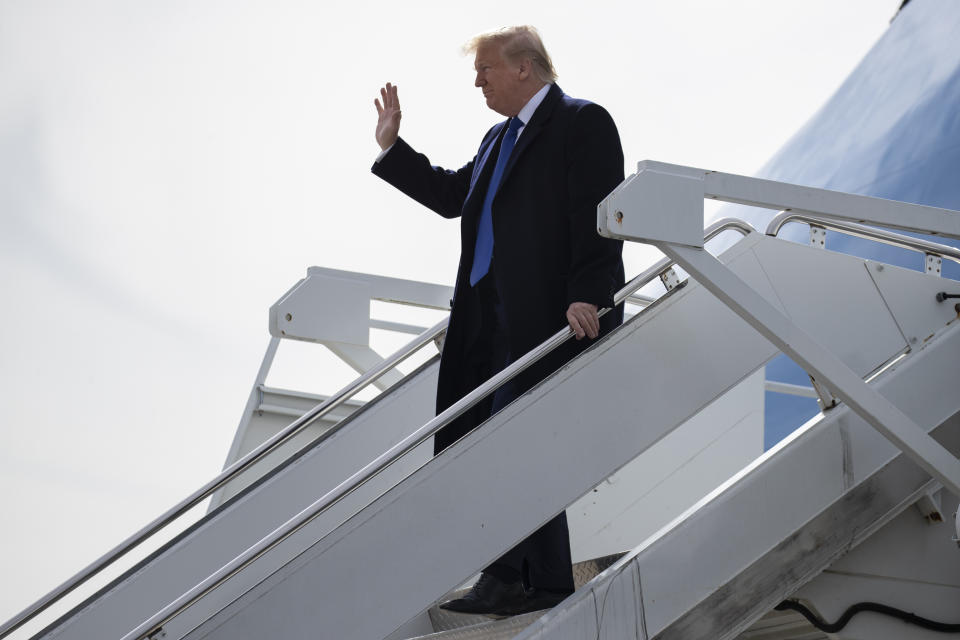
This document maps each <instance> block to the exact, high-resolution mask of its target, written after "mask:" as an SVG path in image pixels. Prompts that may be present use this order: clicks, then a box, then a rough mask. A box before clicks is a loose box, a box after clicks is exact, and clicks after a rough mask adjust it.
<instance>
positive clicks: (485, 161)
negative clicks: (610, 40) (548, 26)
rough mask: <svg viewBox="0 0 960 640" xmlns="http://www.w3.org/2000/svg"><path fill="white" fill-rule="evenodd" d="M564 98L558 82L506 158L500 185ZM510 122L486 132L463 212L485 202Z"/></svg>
mask: <svg viewBox="0 0 960 640" xmlns="http://www.w3.org/2000/svg"><path fill="white" fill-rule="evenodd" d="M562 97H563V90H562V89H561V88H560V87H559V86H558V85H557V84H556V83H554V84H552V85H550V89H549V90H548V91H547V95H545V96H544V97H543V102H541V103H540V105H539V106H538V107H537V110H536V111H534V112H533V117H532V118H530V122H528V123H526V124H525V125H524V127H523V135H521V136H520V138H519V139H518V140H517V146H516V147H514V148H513V152H512V153H511V154H510V158H509V160H507V166H506V167H504V170H503V177H501V178H500V184H501V186H502V185H503V183H504V182H506V180H507V178H508V177H509V175H510V171H511V170H512V169H513V167H514V165H516V163H517V160H518V159H519V158H520V157H521V156H522V155H523V152H524V151H525V150H526V149H527V147H529V146H530V144H531V143H532V142H533V140H534V139H535V138H536V137H537V135H539V134H540V132H541V131H543V129H544V127H546V126H547V124H548V123H549V121H550V117H551V116H552V115H553V110H554V108H555V107H556V106H557V103H558V102H559V101H560V98H562ZM507 123H509V120H504V121H503V122H500V123H498V124H497V125H495V126H494V127H493V129H491V131H490V133H489V134H488V135H487V138H486V140H485V141H484V144H481V146H480V151H479V153H478V154H477V160H476V163H477V164H476V167H477V168H476V170H475V171H474V176H473V178H474V179H473V181H472V182H471V184H470V191H469V192H468V193H467V197H466V199H465V201H464V211H463V213H464V214H467V213H468V211H470V210H471V209H472V208H476V207H479V206H480V204H482V202H483V197H484V195H485V194H486V185H487V183H488V181H489V178H490V175H491V174H492V173H493V165H494V164H496V157H497V156H496V154H497V153H499V149H500V142H501V140H502V138H503V134H504V131H506V129H507ZM474 200H476V207H471V205H472V204H473V201H474Z"/></svg>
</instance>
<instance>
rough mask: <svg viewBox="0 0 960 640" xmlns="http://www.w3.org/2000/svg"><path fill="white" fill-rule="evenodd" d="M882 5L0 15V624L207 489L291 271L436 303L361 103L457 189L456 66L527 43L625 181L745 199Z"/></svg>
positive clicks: (471, 99) (331, 383) (410, 218)
mask: <svg viewBox="0 0 960 640" xmlns="http://www.w3.org/2000/svg"><path fill="white" fill-rule="evenodd" d="M898 5H899V0H883V1H877V0H844V1H842V2H837V1H836V0H730V1H727V2H711V1H707V0H673V1H671V2H663V1H652V0H635V1H633V2H629V3H627V2H622V3H618V2H610V1H606V0H595V1H593V2H589V3H585V2H559V1H556V0H555V1H552V2H543V1H541V0H532V1H529V2H523V3H516V2H509V3H508V2H497V1H493V2H486V3H482V4H478V3H470V4H459V3H451V2H417V1H411V2H405V3H382V4H381V3H375V2H362V1H358V2H349V3H337V8H336V9H335V10H330V9H327V8H326V6H325V5H323V4H321V3H311V2H295V1H292V0H283V1H277V0H274V1H272V2H265V1H260V2H257V1H253V0H242V1H235V0H231V1H229V2H228V1H226V0H209V1H207V2H196V1H195V0H194V1H186V0H167V1H165V2H153V3H147V2H129V1H120V0H86V1H85V2H75V1H70V0H0V171H2V175H3V179H2V180H0V222H2V226H0V269H2V273H3V275H4V277H3V278H2V280H0V300H2V301H3V311H4V313H3V315H2V319H0V388H2V389H3V391H4V403H3V405H4V410H3V413H2V418H0V420H2V421H0V512H2V513H3V514H4V516H3V517H4V526H3V527H2V529H0V541H2V544H0V548H2V549H3V551H2V553H0V575H3V576H4V580H3V581H2V584H0V622H2V621H5V620H6V619H7V618H9V617H11V616H12V615H14V614H15V613H16V612H18V611H19V610H20V609H22V608H23V607H25V606H27V605H28V604H30V603H31V602H32V601H33V600H35V599H36V598H38V597H39V596H41V595H43V594H44V593H45V592H46V591H48V590H49V589H52V588H53V587H54V586H56V585H57V584H58V583H59V582H60V581H62V580H64V579H66V578H68V577H69V576H70V575H72V574H73V573H74V572H75V571H77V570H78V569H80V568H82V567H83V566H84V565H86V564H87V563H88V562H90V561H92V560H94V559H95V558H96V557H97V556H99V555H100V554H101V553H103V552H105V551H106V550H108V549H109V548H110V547H112V546H113V545H115V544H116V543H118V542H119V541H120V540H121V539H123V538H124V537H126V536H127V535H129V534H131V533H133V532H134V531H135V530H137V529H138V528H139V527H140V526H142V525H144V524H146V523H147V522H148V521H149V520H151V519H152V518H153V517H155V516H156V515H158V514H159V513H160V512H161V511H162V510H164V509H166V508H167V507H169V506H172V505H173V504H174V503H176V502H177V501H179V500H180V499H181V498H183V497H184V496H186V495H187V494H188V493H190V491H192V490H193V489H195V488H196V487H197V486H199V485H200V484H201V483H202V482H203V481H205V480H208V479H209V478H211V477H212V476H213V475H215V474H216V473H217V471H218V470H219V469H220V467H221V465H222V464H223V461H224V458H225V456H226V454H227V450H228V448H229V445H230V442H231V439H232V437H233V434H234V431H235V430H236V427H237V423H238V421H239V419H240V416H241V413H242V410H243V407H244V404H245V402H246V398H247V394H248V393H249V391H250V385H251V383H252V382H253V379H254V376H255V375H256V372H257V369H258V367H259V364H260V360H261V358H262V356H263V350H264V348H265V347H266V345H267V342H268V339H269V336H268V333H267V309H268V307H269V306H270V305H271V304H272V303H274V302H275V301H276V300H277V298H279V297H280V296H281V295H282V294H283V293H284V292H285V291H286V290H287V289H288V288H289V287H290V286H292V285H293V284H294V283H295V282H296V281H297V280H298V279H299V278H301V277H303V275H304V274H305V272H306V269H307V267H308V266H311V265H319V266H325V267H331V268H339V269H349V270H355V271H363V272H370V273H376V274H382V275H390V276H395V277H403V278H410V279H416V280H425V281H431V282H437V283H442V284H452V282H453V279H454V276H455V269H456V264H457V252H458V249H459V240H458V223H457V222H456V221H446V220H443V219H441V218H439V217H438V216H435V215H433V214H432V213H430V212H428V211H426V210H424V209H422V208H421V207H420V206H419V205H417V204H416V203H413V202H412V201H408V200H406V199H405V198H404V197H403V196H402V195H400V194H399V193H397V192H395V191H394V190H392V189H391V188H390V187H389V186H387V185H386V184H385V183H382V182H381V181H379V180H378V179H377V178H375V177H373V176H372V175H371V174H370V172H369V167H370V164H371V162H372V161H373V159H374V157H375V156H376V153H377V151H378V150H379V149H378V147H377V146H376V143H375V141H374V138H373V129H374V125H375V122H376V113H375V110H374V107H373V104H372V102H373V98H374V97H375V96H376V95H378V94H377V91H378V88H379V87H380V86H381V85H382V84H383V83H384V82H386V81H391V82H394V83H396V84H397V85H398V86H399V90H400V99H401V103H402V106H403V114H404V115H403V124H402V127H401V135H402V136H403V137H404V138H405V139H407V140H408V141H409V142H411V144H413V146H414V147H415V148H417V149H418V150H421V151H423V152H425V153H427V154H428V155H429V156H430V158H431V160H432V161H433V162H434V163H435V164H441V165H444V166H447V167H451V168H456V167H459V166H460V165H461V164H463V163H465V162H467V161H468V160H469V159H470V158H471V157H472V156H473V154H474V153H475V151H476V147H477V145H478V143H479V141H480V138H481V137H482V135H483V133H484V132H485V131H486V130H487V129H488V128H489V127H490V126H491V125H492V124H493V123H494V122H496V121H497V120H498V119H499V117H498V116H497V115H496V114H494V113H493V112H491V111H489V110H488V109H487V108H486V107H485V105H484V103H483V100H482V98H481V96H480V93H479V90H478V89H476V88H475V87H473V77H474V76H473V72H472V59H471V58H468V57H463V56H462V55H461V54H460V46H461V45H462V44H463V42H464V41H466V40H467V39H468V38H469V37H470V36H471V35H473V34H474V33H476V32H478V31H483V30H487V29H490V28H496V27H499V26H503V25H507V24H519V23H530V24H535V25H537V27H538V28H539V29H540V31H541V34H542V35H543V38H544V41H545V43H546V46H547V48H548V49H549V50H550V52H551V55H552V56H553V59H554V63H555V65H556V67H557V70H558V72H559V74H560V77H559V80H558V83H559V84H560V86H561V87H562V88H563V89H564V90H565V91H566V92H567V93H569V94H571V95H574V96H577V97H583V98H589V99H591V100H594V101H596V102H599V103H600V104H602V105H604V106H605V107H606V108H607V109H608V111H610V113H611V114H612V115H613V117H614V119H615V121H616V122H617V125H618V127H619V130H620V134H621V138H622V142H623V147H624V153H625V156H626V160H627V171H628V173H629V172H631V171H632V170H633V168H634V167H635V164H636V162H637V161H638V160H642V159H647V158H649V159H654V160H662V161H667V162H675V163H679V164H688V165H693V166H698V167H704V168H711V169H716V170H721V171H727V172H731V173H744V174H751V173H753V172H754V171H756V170H757V169H759V168H760V166H761V165H762V164H763V163H764V162H765V160H767V159H768V158H769V157H770V156H771V155H773V153H774V152H775V151H776V150H777V149H778V148H779V147H780V146H781V145H782V144H783V143H784V142H786V140H787V139H789V137H790V136H791V135H792V134H793V133H794V132H795V131H797V130H798V129H799V128H800V126H801V125H802V124H803V123H804V122H805V121H806V120H807V119H808V118H809V117H810V116H812V115H813V114H814V113H815V111H816V110H817V109H818V108H819V107H820V106H821V105H822V104H823V103H824V102H825V101H826V100H827V98H828V97H829V96H830V95H831V93H832V92H833V91H834V90H835V89H836V88H837V87H838V86H839V84H840V83H841V82H842V81H843V79H844V78H845V77H846V75H847V74H848V73H849V72H850V71H851V70H852V69H853V67H854V66H855V65H856V64H857V63H858V62H859V60H860V59H861V58H862V57H863V56H864V55H865V54H866V52H867V51H868V50H869V48H870V47H871V46H872V45H873V43H874V42H875V41H876V40H877V39H878V38H879V37H880V36H881V35H882V34H883V32H884V30H885V29H886V27H887V25H888V23H889V20H890V18H891V17H892V16H893V15H894V13H895V12H896V9H897V6H898ZM649 255H650V254H649V252H647V251H646V250H644V249H642V248H639V247H630V248H628V250H627V253H626V263H627V271H628V277H629V276H630V275H633V274H635V273H636V272H637V271H639V270H640V268H641V267H642V266H644V264H645V260H647V259H648V258H649ZM316 349H320V348H319V347H317V348H316ZM309 353H317V351H316V350H315V351H312V352H309ZM317 358H318V359H317V363H318V364H317V365H316V369H315V370H314V371H313V372H312V374H311V375H310V376H309V378H308V379H304V380H301V381H299V382H297V381H293V382H292V384H299V386H300V388H303V389H305V390H309V391H313V392H316V393H330V392H332V391H334V390H335V389H336V388H337V387H338V386H339V385H341V384H343V383H345V382H347V381H348V380H347V379H346V378H343V377H342V375H341V374H342V373H343V370H342V368H340V369H335V370H334V371H335V372H336V373H337V375H334V374H332V373H330V372H329V371H327V369H326V368H325V367H326V365H324V364H323V363H325V362H327V360H323V359H321V356H320V355H318V356H317ZM338 375H340V377H338Z"/></svg>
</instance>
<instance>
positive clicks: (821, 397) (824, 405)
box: [810, 376, 838, 412]
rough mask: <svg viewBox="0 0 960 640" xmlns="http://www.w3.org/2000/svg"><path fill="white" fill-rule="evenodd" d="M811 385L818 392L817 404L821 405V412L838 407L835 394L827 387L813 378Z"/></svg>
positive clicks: (811, 378) (811, 377)
mask: <svg viewBox="0 0 960 640" xmlns="http://www.w3.org/2000/svg"><path fill="white" fill-rule="evenodd" d="M810 384H812V385H813V389H814V391H816V392H817V404H818V405H820V411H823V412H826V411H829V410H830V409H833V408H834V407H835V406H837V402H838V400H837V397H836V396H835V395H833V392H832V391H830V388H829V387H828V386H827V385H825V384H823V383H821V382H817V380H816V378H814V377H813V376H810Z"/></svg>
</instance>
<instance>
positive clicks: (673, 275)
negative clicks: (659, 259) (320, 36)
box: [660, 267, 680, 291]
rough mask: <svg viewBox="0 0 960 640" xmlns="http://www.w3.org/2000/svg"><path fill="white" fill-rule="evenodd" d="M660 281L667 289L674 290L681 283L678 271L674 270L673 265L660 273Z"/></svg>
mask: <svg viewBox="0 0 960 640" xmlns="http://www.w3.org/2000/svg"><path fill="white" fill-rule="evenodd" d="M660 282H662V283H663V286H664V287H665V288H666V289H667V291H672V290H673V289H674V288H676V286H677V285H678V284H680V278H679V277H678V276H677V272H676V271H674V270H673V267H670V268H669V269H667V270H666V271H664V272H662V273H661V274H660Z"/></svg>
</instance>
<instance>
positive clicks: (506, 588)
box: [440, 573, 526, 615]
mask: <svg viewBox="0 0 960 640" xmlns="http://www.w3.org/2000/svg"><path fill="white" fill-rule="evenodd" d="M525 600H526V594H525V593H524V590H523V585H522V584H521V583H520V581H517V582H514V583H512V584H507V583H506V582H503V581H502V580H500V579H499V578H496V577H494V576H492V575H490V574H489V573H481V574H480V579H479V580H477V583H476V584H475V585H473V588H472V589H470V592H469V593H467V595H465V596H463V597H462V598H457V599H455V600H448V601H447V602H444V603H443V604H441V605H440V608H441V609H446V610H447V611H454V612H456V613H474V614H484V615H486V614H491V613H496V612H498V611H500V610H506V609H511V608H516V607H520V606H522V605H523V603H524V601H525Z"/></svg>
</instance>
